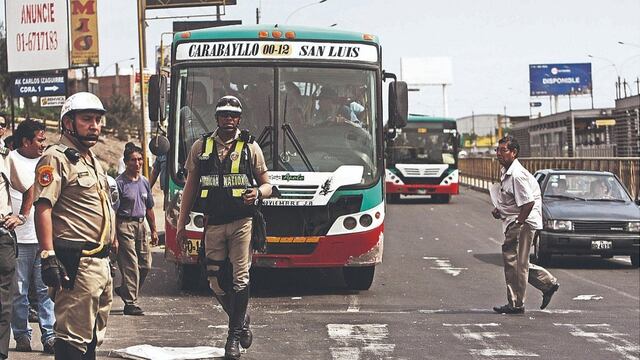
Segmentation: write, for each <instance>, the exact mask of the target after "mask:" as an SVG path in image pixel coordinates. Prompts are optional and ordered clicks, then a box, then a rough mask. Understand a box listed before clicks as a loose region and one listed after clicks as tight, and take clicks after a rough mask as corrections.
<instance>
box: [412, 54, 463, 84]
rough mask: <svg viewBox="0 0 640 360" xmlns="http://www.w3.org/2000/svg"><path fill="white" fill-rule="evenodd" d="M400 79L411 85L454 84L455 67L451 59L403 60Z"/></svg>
mask: <svg viewBox="0 0 640 360" xmlns="http://www.w3.org/2000/svg"><path fill="white" fill-rule="evenodd" d="M400 78H401V79H402V80H403V81H406V82H407V84H409V85H418V86H422V85H450V84H453V66H452V64H451V58H449V57H425V58H401V59H400Z"/></svg>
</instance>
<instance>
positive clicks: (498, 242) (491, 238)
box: [488, 236, 502, 245]
mask: <svg viewBox="0 0 640 360" xmlns="http://www.w3.org/2000/svg"><path fill="white" fill-rule="evenodd" d="M488 239H489V241H491V242H492V243H494V244H498V245H502V242H500V241H498V240H496V239H495V238H493V237H491V236H489V237H488Z"/></svg>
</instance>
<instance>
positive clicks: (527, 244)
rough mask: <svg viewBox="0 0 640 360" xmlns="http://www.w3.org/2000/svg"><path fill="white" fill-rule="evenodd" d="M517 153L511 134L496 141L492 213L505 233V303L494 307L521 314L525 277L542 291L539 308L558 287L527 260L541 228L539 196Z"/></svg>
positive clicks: (545, 305)
mask: <svg viewBox="0 0 640 360" xmlns="http://www.w3.org/2000/svg"><path fill="white" fill-rule="evenodd" d="M519 153H520V145H519V144H518V142H517V141H516V139H514V138H513V137H512V136H505V137H503V138H502V139H500V141H499V142H498V148H496V156H497V158H498V162H499V163H500V165H502V169H501V173H500V192H499V194H498V197H497V204H496V207H495V208H494V209H493V211H492V212H491V214H492V215H493V217H494V218H496V219H501V220H502V232H503V233H504V244H502V260H503V262H504V277H505V280H506V283H507V300H508V303H507V304H506V305H504V306H495V307H494V308H493V310H494V311H495V312H497V313H501V314H522V313H524V297H525V291H526V289H527V280H528V281H529V283H531V285H533V286H534V287H536V288H537V289H539V290H540V291H542V305H541V306H540V308H541V309H544V308H546V307H547V305H549V302H550V301H551V297H552V296H553V294H554V293H555V292H556V291H558V287H559V286H560V285H559V284H558V281H557V279H556V278H555V277H554V276H553V275H551V273H549V272H548V271H547V270H545V269H544V268H542V267H540V266H538V265H535V264H530V263H529V252H530V250H531V241H532V240H533V236H534V235H535V232H536V230H539V229H542V197H541V196H540V186H539V185H538V183H537V181H536V179H535V178H534V177H533V175H531V173H530V172H529V171H527V169H525V168H524V167H523V166H522V164H520V162H519V161H518V159H517V157H518V155H519Z"/></svg>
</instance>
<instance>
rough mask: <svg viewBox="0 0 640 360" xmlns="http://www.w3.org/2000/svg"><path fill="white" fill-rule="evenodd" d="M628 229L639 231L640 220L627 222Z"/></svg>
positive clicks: (629, 230)
mask: <svg viewBox="0 0 640 360" xmlns="http://www.w3.org/2000/svg"><path fill="white" fill-rule="evenodd" d="M627 231H628V232H634V233H639V232H640V221H630V222H629V224H627Z"/></svg>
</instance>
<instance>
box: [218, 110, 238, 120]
mask: <svg viewBox="0 0 640 360" xmlns="http://www.w3.org/2000/svg"><path fill="white" fill-rule="evenodd" d="M217 115H218V116H219V117H221V118H226V117H230V118H234V119H235V118H239V117H240V113H237V112H235V111H220V112H218V114H217Z"/></svg>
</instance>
